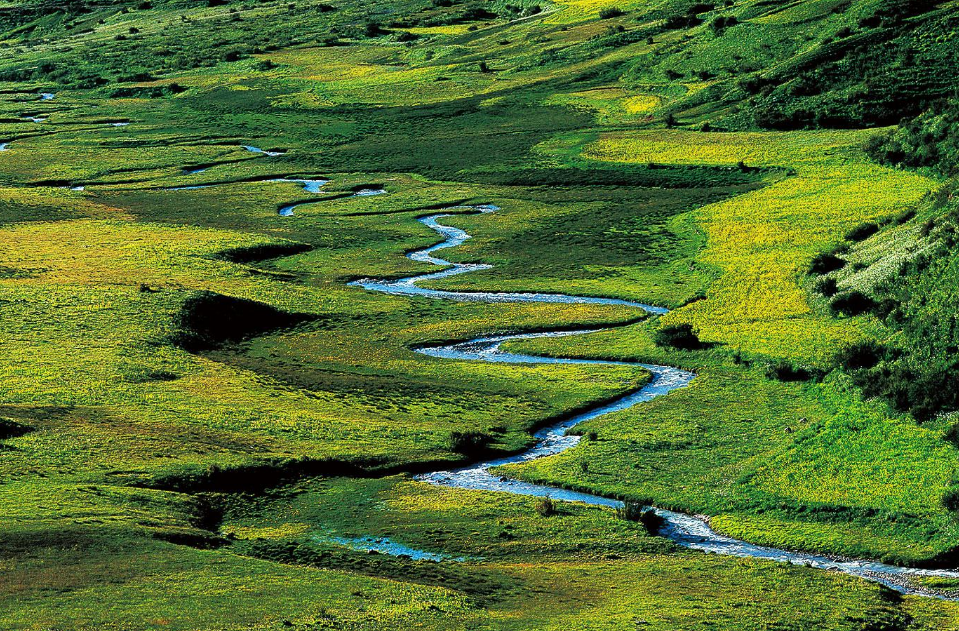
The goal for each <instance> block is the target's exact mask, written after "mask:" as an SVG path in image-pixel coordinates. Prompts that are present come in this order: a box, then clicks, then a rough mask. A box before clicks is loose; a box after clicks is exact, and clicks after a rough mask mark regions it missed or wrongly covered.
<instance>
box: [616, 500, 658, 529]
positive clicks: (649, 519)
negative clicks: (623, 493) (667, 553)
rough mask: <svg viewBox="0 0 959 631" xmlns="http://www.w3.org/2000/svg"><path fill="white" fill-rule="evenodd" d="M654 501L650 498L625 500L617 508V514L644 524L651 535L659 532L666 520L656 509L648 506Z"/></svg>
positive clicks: (627, 519)
mask: <svg viewBox="0 0 959 631" xmlns="http://www.w3.org/2000/svg"><path fill="white" fill-rule="evenodd" d="M651 503H652V502H651V501H649V500H643V501H639V500H625V501H624V502H623V505H622V506H620V507H618V508H617V509H616V516H617V517H619V518H620V519H624V520H626V521H634V522H638V523H640V524H642V525H643V527H644V528H645V529H646V532H648V533H649V534H651V535H655V534H656V533H658V532H659V529H660V528H662V527H663V524H664V523H665V520H664V519H663V518H662V517H660V516H659V514H658V513H656V511H654V510H653V509H651V508H646V507H647V506H648V505H649V504H651Z"/></svg>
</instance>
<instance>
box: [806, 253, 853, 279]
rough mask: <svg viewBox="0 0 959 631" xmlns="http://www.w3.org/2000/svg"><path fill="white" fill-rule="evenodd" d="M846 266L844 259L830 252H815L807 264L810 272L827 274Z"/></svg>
mask: <svg viewBox="0 0 959 631" xmlns="http://www.w3.org/2000/svg"><path fill="white" fill-rule="evenodd" d="M845 266H846V261H845V260H844V259H841V258H839V257H838V256H836V255H835V254H834V253H832V252H823V253H821V254H817V255H816V256H815V257H814V258H813V260H812V262H810V264H809V273H810V274H828V273H829V272H835V271H836V270H840V269H842V268H844V267H845Z"/></svg>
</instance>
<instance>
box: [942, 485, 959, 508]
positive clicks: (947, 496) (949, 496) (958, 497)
mask: <svg viewBox="0 0 959 631" xmlns="http://www.w3.org/2000/svg"><path fill="white" fill-rule="evenodd" d="M941 501H942V507H943V508H945V509H946V510H948V511H953V512H956V511H959V488H952V489H949V490H948V491H946V492H945V493H943V494H942V500H941Z"/></svg>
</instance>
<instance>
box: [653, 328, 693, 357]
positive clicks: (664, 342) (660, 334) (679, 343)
mask: <svg viewBox="0 0 959 631" xmlns="http://www.w3.org/2000/svg"><path fill="white" fill-rule="evenodd" d="M653 341H654V342H655V343H656V345H657V346H670V347H672V348H678V349H681V350H687V351H692V350H698V349H701V348H703V347H704V344H703V343H702V342H701V341H700V339H699V336H698V335H696V332H695V331H694V330H693V325H691V324H670V325H667V326H664V327H662V328H661V329H658V330H657V331H656V333H655V334H654V335H653Z"/></svg>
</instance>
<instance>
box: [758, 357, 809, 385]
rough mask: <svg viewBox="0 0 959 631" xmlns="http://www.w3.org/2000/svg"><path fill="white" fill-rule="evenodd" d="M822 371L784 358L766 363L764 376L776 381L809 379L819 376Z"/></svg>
mask: <svg viewBox="0 0 959 631" xmlns="http://www.w3.org/2000/svg"><path fill="white" fill-rule="evenodd" d="M821 376H822V373H820V372H819V371H817V370H814V369H812V368H807V367H806V366H797V365H796V364H793V363H792V362H788V361H785V360H780V361H775V362H772V363H770V364H766V378H767V379H774V380H776V381H784V382H790V381H810V380H811V379H815V378H818V377H821Z"/></svg>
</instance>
